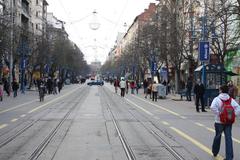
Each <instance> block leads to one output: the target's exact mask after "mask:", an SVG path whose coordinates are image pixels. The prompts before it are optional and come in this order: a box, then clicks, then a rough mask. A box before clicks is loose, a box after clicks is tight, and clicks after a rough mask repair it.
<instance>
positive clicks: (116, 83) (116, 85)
mask: <svg viewBox="0 0 240 160" xmlns="http://www.w3.org/2000/svg"><path fill="white" fill-rule="evenodd" d="M113 85H114V88H115V93H117V90H118V87H119V80H118V79H117V78H116V79H115V81H114V83H113Z"/></svg>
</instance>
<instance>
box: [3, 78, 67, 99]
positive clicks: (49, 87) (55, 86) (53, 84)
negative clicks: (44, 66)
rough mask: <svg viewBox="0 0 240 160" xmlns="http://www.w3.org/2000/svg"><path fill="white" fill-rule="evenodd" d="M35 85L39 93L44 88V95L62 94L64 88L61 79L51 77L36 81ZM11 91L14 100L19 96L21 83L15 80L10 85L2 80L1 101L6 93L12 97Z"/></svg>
mask: <svg viewBox="0 0 240 160" xmlns="http://www.w3.org/2000/svg"><path fill="white" fill-rule="evenodd" d="M33 84H34V85H35V88H37V91H40V87H41V86H43V87H44V94H46V93H48V94H57V93H60V92H61V90H62V87H63V81H62V80H61V79H57V78H51V77H49V78H42V79H36V80H34V81H33ZM25 86H26V84H25ZM10 87H11V88H10ZM11 91H12V93H13V97H14V98H15V97H17V96H18V92H19V82H18V81H17V80H16V79H15V78H14V79H13V82H12V83H11V84H10V83H9V81H8V80H7V79H6V78H2V80H1V81H0V101H3V95H4V92H5V93H6V95H7V96H10V95H11Z"/></svg>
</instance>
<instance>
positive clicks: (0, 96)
mask: <svg viewBox="0 0 240 160" xmlns="http://www.w3.org/2000/svg"><path fill="white" fill-rule="evenodd" d="M2 100H3V85H2V82H1V81H0V101H2Z"/></svg>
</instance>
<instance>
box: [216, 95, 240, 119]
mask: <svg viewBox="0 0 240 160" xmlns="http://www.w3.org/2000/svg"><path fill="white" fill-rule="evenodd" d="M231 101H232V98H229V99H228V100H226V101H224V100H222V103H223V106H222V108H221V112H220V115H219V117H220V121H221V122H222V123H223V124H233V123H234V122H235V116H236V115H235V111H234V108H233V106H232V105H231Z"/></svg>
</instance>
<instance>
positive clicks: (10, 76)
mask: <svg viewBox="0 0 240 160" xmlns="http://www.w3.org/2000/svg"><path fill="white" fill-rule="evenodd" d="M13 1H14V0H10V9H11V28H10V30H11V31H10V55H9V82H10V85H11V83H12V81H13V74H12V70H13V27H14V16H13Z"/></svg>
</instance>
